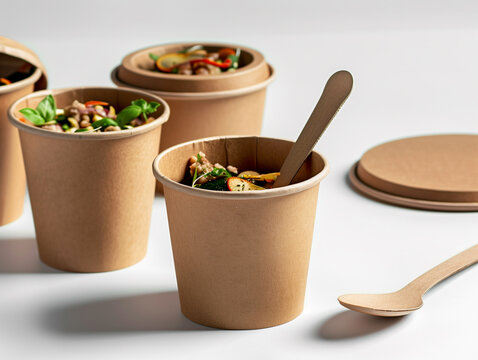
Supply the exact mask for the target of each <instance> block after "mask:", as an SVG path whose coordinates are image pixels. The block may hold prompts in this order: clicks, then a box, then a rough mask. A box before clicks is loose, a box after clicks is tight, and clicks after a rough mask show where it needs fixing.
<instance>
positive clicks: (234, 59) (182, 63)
mask: <svg viewBox="0 0 478 360" xmlns="http://www.w3.org/2000/svg"><path fill="white" fill-rule="evenodd" d="M240 54H241V50H240V49H235V50H234V49H231V48H222V49H220V50H218V51H211V52H209V51H207V50H205V49H204V47H203V46H202V45H195V46H192V47H190V48H187V49H184V50H181V51H178V52H172V53H166V54H162V55H156V54H153V53H150V54H149V56H150V57H151V59H153V60H154V64H155V69H156V70H158V71H159V72H162V73H171V74H179V75H216V74H221V73H223V72H231V71H235V70H236V69H237V68H238V67H239V57H240Z"/></svg>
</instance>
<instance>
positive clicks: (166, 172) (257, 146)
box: [155, 136, 328, 191]
mask: <svg viewBox="0 0 478 360" xmlns="http://www.w3.org/2000/svg"><path fill="white" fill-rule="evenodd" d="M293 144H294V143H293V142H292V141H288V140H282V139H273V138H265V137H256V136H247V137H221V138H210V139H202V140H198V141H192V142H188V143H185V144H181V145H177V146H175V147H172V148H170V149H167V150H165V151H164V152H163V153H162V154H160V155H159V156H158V158H157V160H156V162H155V170H156V172H157V174H158V175H159V177H160V178H158V180H160V181H161V177H164V178H167V179H169V180H172V181H174V182H176V183H180V182H181V181H182V180H183V179H184V177H185V176H186V175H187V173H188V171H189V167H188V161H189V159H190V157H191V156H193V155H196V154H197V153H198V152H199V151H202V152H203V153H205V155H206V157H207V158H208V159H209V161H211V162H212V163H213V164H214V163H220V164H221V165H223V166H227V165H233V166H235V167H237V168H238V170H239V171H240V172H241V171H245V170H255V171H258V172H259V173H270V172H278V171H279V170H280V167H281V166H282V163H283V162H284V160H285V158H286V157H287V154H288V153H289V151H290V149H291V147H292V145H293ZM327 169H328V166H327V163H326V160H325V159H324V158H323V157H322V156H321V155H320V154H319V153H317V152H315V151H313V152H312V153H311V154H310V155H309V156H308V158H307V159H306V161H305V162H304V164H303V165H302V167H301V168H300V170H299V172H298V173H297V175H296V176H295V177H294V179H293V181H292V183H291V184H298V183H301V182H304V181H306V180H309V179H311V178H314V177H317V182H318V181H320V179H321V178H322V177H321V176H319V175H325V174H324V173H325V172H326V170H327ZM274 190H275V189H274ZM265 191H270V190H265Z"/></svg>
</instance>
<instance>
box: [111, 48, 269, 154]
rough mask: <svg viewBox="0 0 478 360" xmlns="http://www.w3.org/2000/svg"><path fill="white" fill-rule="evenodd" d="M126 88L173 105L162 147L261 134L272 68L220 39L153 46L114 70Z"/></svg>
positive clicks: (116, 80)
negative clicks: (199, 140) (208, 139)
mask: <svg viewBox="0 0 478 360" xmlns="http://www.w3.org/2000/svg"><path fill="white" fill-rule="evenodd" d="M111 76H112V80H113V82H114V83H115V84H116V85H118V86H122V87H133V88H140V89H145V90H148V91H152V92H153V93H155V94H157V95H159V96H161V97H163V98H164V99H166V101H167V102H168V103H169V104H170V106H171V119H170V120H169V121H168V123H167V124H165V126H164V129H163V134H162V139H161V150H164V149H166V148H168V147H170V146H173V145H176V144H179V143H182V142H185V141H189V140H193V139H199V138H203V137H210V136H219V135H259V134H260V132H261V128H262V117H263V112H264V103H265V97H266V89H267V86H268V85H269V84H270V83H271V82H272V81H273V79H274V76H275V75H274V70H273V68H272V67H271V66H270V65H269V64H268V63H267V62H266V60H265V58H264V56H263V55H262V54H261V53H260V52H258V51H256V50H254V49H251V48H248V47H245V46H239V45H231V44H219V43H201V44H194V43H176V44H166V45H159V46H153V47H149V48H146V49H141V50H138V51H135V52H133V53H131V54H129V55H127V56H126V57H125V58H124V59H123V61H122V63H121V65H120V66H118V67H117V68H116V69H114V70H113V72H112V74H111Z"/></svg>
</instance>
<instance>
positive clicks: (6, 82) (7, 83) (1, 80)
mask: <svg viewBox="0 0 478 360" xmlns="http://www.w3.org/2000/svg"><path fill="white" fill-rule="evenodd" d="M0 82H1V83H3V84H4V85H10V84H11V83H12V82H11V81H10V80H8V79H5V78H0Z"/></svg>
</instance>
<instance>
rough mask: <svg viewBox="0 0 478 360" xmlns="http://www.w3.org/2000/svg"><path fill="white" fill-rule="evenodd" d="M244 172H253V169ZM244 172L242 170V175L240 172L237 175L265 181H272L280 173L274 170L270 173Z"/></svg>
mask: <svg viewBox="0 0 478 360" xmlns="http://www.w3.org/2000/svg"><path fill="white" fill-rule="evenodd" d="M244 172H245V173H248V172H250V173H252V172H255V171H244ZM244 172H242V173H241V174H242V176H241V174H240V175H239V177H242V178H244V179H248V180H257V181H267V182H274V181H276V180H277V177H278V176H279V175H280V173H278V172H275V173H270V174H262V175H260V174H258V173H256V174H244Z"/></svg>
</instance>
